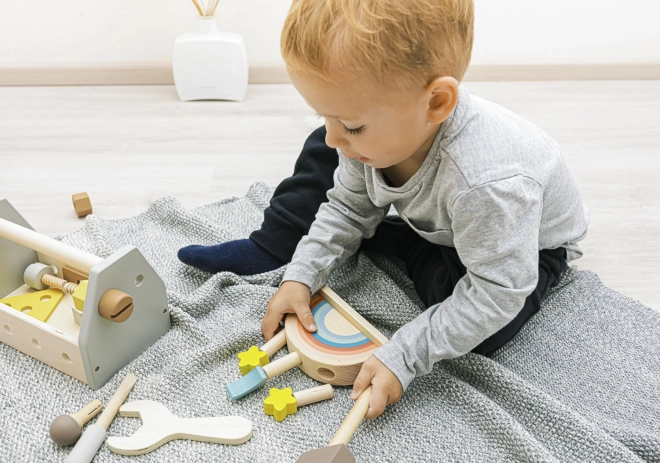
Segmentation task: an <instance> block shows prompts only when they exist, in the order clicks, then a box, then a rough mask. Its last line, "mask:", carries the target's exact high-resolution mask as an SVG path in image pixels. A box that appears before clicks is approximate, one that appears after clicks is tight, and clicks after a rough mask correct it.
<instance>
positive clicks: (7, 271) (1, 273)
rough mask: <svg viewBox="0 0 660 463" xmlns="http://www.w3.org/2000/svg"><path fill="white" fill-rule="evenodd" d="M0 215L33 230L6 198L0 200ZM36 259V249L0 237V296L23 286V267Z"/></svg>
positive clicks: (37, 259)
mask: <svg viewBox="0 0 660 463" xmlns="http://www.w3.org/2000/svg"><path fill="white" fill-rule="evenodd" d="M0 217H1V218H3V219H6V220H9V221H10V222H14V223H15V224H18V225H21V226H22V227H25V228H29V229H30V230H33V228H32V227H31V226H30V224H29V223H27V221H26V220H25V219H24V218H23V217H22V216H21V214H19V213H18V211H17V210H16V209H14V206H12V205H11V204H10V203H9V201H7V200H6V199H3V200H0ZM38 261H39V257H38V256H37V252H36V251H34V250H32V249H30V248H26V247H25V246H21V245H20V244H17V243H14V242H13V241H10V240H8V239H6V238H0V298H2V297H5V296H6V295H7V294H9V293H11V292H12V291H15V290H16V289H17V288H19V287H21V286H23V285H24V284H25V282H24V281H23V273H24V272H25V269H26V268H27V266H28V265H30V264H33V263H35V262H38Z"/></svg>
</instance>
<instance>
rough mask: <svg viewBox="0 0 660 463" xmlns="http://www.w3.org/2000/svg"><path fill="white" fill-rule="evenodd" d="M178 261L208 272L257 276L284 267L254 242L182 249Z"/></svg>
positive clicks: (230, 242) (248, 240) (242, 241)
mask: <svg viewBox="0 0 660 463" xmlns="http://www.w3.org/2000/svg"><path fill="white" fill-rule="evenodd" d="M178 256H179V260H181V262H183V263H184V264H188V265H191V266H193V267H196V268H198V269H200V270H203V271H205V272H211V273H218V272H232V273H236V274H237V275H255V274H257V273H264V272H269V271H271V270H275V269H276V268H280V267H281V266H282V265H284V263H283V262H280V261H279V260H278V259H277V258H276V257H274V256H273V255H272V254H271V253H269V252H268V251H266V250H265V249H264V248H262V247H261V246H259V245H258V244H257V243H255V242H254V241H252V240H251V239H244V240H236V241H227V242H226V243H222V244H216V245H215V246H199V245H192V246H186V247H185V248H181V249H179V254H178Z"/></svg>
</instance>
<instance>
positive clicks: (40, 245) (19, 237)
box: [0, 219, 103, 273]
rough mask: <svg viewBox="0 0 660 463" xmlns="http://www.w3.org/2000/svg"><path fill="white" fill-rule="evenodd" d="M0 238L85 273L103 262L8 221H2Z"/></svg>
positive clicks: (0, 222)
mask: <svg viewBox="0 0 660 463" xmlns="http://www.w3.org/2000/svg"><path fill="white" fill-rule="evenodd" d="M0 237H2V238H7V239H8V240H10V241H13V242H14V243H17V244H20V245H21V246H25V247H26V248H29V249H32V250H34V251H37V252H40V253H42V254H45V255H47V256H49V257H52V258H53V259H57V260H59V261H62V262H64V263H65V264H68V265H70V266H72V267H75V268H77V269H80V270H82V271H83V272H85V273H89V271H90V270H91V269H92V267H94V266H95V265H96V264H98V263H100V262H102V261H103V259H101V258H100V257H96V256H94V255H92V254H89V253H87V252H85V251H81V250H80V249H76V248H74V247H73V246H69V245H67V244H64V243H62V242H60V241H56V240H54V239H52V238H49V237H47V236H44V235H42V234H40V233H37V232H35V231H34V230H30V229H29V228H25V227H21V226H20V225H16V224H15V223H14V222H10V221H9V220H6V219H0Z"/></svg>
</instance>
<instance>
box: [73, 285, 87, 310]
mask: <svg viewBox="0 0 660 463" xmlns="http://www.w3.org/2000/svg"><path fill="white" fill-rule="evenodd" d="M87 283H89V281H88V280H82V281H81V282H80V283H78V287H77V288H76V290H75V291H74V292H73V304H74V305H75V306H76V309H78V310H79V311H80V312H82V311H83V308H84V307H85V295H86V294H87Z"/></svg>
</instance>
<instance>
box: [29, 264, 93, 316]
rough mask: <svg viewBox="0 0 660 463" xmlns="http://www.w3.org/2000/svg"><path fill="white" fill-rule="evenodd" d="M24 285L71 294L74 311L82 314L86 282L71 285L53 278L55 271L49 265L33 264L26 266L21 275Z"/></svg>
mask: <svg viewBox="0 0 660 463" xmlns="http://www.w3.org/2000/svg"><path fill="white" fill-rule="evenodd" d="M23 280H25V284H26V285H28V286H29V287H30V288H34V289H39V290H43V289H46V288H48V287H51V288H56V289H59V290H60V291H62V292H63V293H67V294H71V296H73V302H74V304H75V306H76V309H78V310H80V311H81V312H82V310H83V307H84V306H85V294H86V293H87V280H84V281H81V282H80V284H76V283H71V282H69V281H66V280H64V279H62V278H58V277H56V276H55V270H53V268H52V267H51V266H50V265H45V264H41V263H39V262H35V263H34V264H30V265H28V267H27V268H26V269H25V273H24V274H23Z"/></svg>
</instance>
